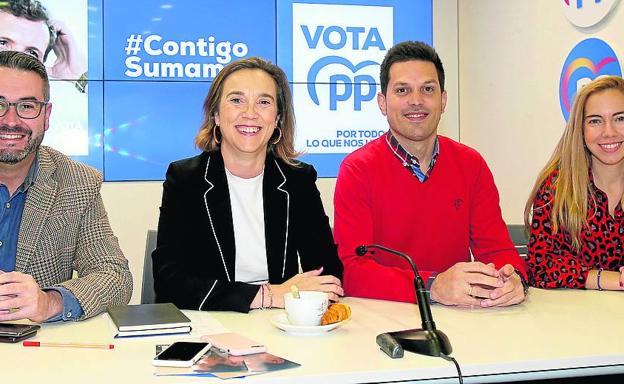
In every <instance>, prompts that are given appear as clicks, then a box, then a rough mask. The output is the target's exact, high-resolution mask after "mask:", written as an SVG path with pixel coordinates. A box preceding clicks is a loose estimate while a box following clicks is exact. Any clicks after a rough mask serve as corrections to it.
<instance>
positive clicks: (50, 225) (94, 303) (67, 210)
mask: <svg viewBox="0 0 624 384" xmlns="http://www.w3.org/2000/svg"><path fill="white" fill-rule="evenodd" d="M38 156H39V168H38V170H37V175H36V178H35V182H34V184H33V185H31V186H30V188H29V189H28V194H27V195H26V202H25V206H24V213H23V215H22V222H21V225H20V230H19V238H18V241H17V255H16V265H15V270H16V271H20V272H23V273H26V274H29V275H31V276H32V277H33V278H34V279H35V280H36V281H37V283H38V284H39V286H40V287H42V288H45V287H52V286H62V287H65V288H67V289H68V290H69V291H70V292H71V293H72V294H73V295H74V296H75V297H76V299H78V302H80V305H81V306H82V309H83V311H84V315H83V318H88V317H91V316H94V315H97V314H98V313H100V312H103V311H104V310H106V308H107V307H108V306H110V305H115V304H127V303H128V301H129V300H130V296H131V295H132V275H131V274H130V270H129V269H128V260H126V258H125V257H124V255H123V253H122V251H121V248H119V243H118V241H117V238H116V237H115V235H113V231H112V229H111V227H110V224H109V223H108V217H107V216H106V210H105V209H104V203H103V202H102V197H101V196H100V187H101V185H102V176H101V175H100V174H99V173H98V172H97V171H96V170H94V169H92V168H90V167H88V166H86V165H83V164H80V163H77V162H75V161H73V160H71V159H69V158H68V157H67V156H65V155H63V154H62V153H60V152H58V151H56V150H54V149H52V148H49V147H46V146H41V147H40V148H39V151H38ZM74 270H75V271H76V272H77V273H78V277H77V278H72V274H73V271H74Z"/></svg>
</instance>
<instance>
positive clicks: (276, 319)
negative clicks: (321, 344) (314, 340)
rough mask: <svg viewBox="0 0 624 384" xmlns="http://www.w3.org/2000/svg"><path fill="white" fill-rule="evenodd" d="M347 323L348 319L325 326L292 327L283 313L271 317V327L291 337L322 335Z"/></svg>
mask: <svg viewBox="0 0 624 384" xmlns="http://www.w3.org/2000/svg"><path fill="white" fill-rule="evenodd" d="M347 321H349V319H347V320H343V321H339V322H337V323H333V324H327V325H292V324H290V323H289V322H288V318H287V317H286V314H285V313H282V314H279V315H277V316H273V317H272V318H271V323H273V325H275V326H276V327H277V328H279V329H281V330H282V331H285V332H287V333H290V334H292V335H299V336H319V335H323V334H325V333H327V332H329V331H331V330H333V329H336V328H338V327H340V326H341V325H343V324H344V323H346V322H347Z"/></svg>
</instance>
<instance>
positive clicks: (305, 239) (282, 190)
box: [152, 58, 343, 312]
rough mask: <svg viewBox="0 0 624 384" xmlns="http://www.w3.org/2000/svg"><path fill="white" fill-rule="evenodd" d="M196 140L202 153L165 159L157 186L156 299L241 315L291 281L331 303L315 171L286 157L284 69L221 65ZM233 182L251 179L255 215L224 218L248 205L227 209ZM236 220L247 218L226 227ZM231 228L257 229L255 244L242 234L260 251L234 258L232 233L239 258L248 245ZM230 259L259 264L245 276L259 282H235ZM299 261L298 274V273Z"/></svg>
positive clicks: (290, 129) (269, 302) (278, 296)
mask: <svg viewBox="0 0 624 384" xmlns="http://www.w3.org/2000/svg"><path fill="white" fill-rule="evenodd" d="M196 144H197V146H198V147H199V148H202V149H203V150H204V152H203V153H201V154H200V155H198V156H195V157H192V158H189V159H185V160H180V161H176V162H174V163H172V164H171V165H170V166H169V169H168V170H167V176H166V180H165V182H164V184H163V188H164V189H163V198H162V205H161V207H160V219H159V223H158V242H157V248H156V250H155V251H154V252H153V254H152V258H153V268H154V289H155V291H156V301H157V302H173V303H175V304H176V305H177V306H178V307H180V308H186V309H195V310H234V311H239V312H248V311H249V310H250V309H253V308H269V307H283V306H284V303H283V295H284V293H286V292H288V291H289V290H290V286H291V285H296V286H297V287H298V288H299V289H300V290H316V291H324V292H328V294H329V297H330V299H332V300H337V299H338V297H339V296H341V295H342V294H343V291H342V286H341V282H340V280H341V279H342V271H343V268H342V264H341V263H340V260H339V259H338V255H337V252H336V245H335V243H334V241H333V237H332V233H331V229H330V226H329V220H328V218H327V216H326V215H325V212H324V210H323V205H322V202H321V197H320V193H319V191H318V189H317V188H316V184H315V181H316V171H315V170H314V168H313V167H312V166H311V165H307V164H305V163H301V162H298V161H296V160H294V158H295V157H296V156H297V155H298V153H297V152H296V151H295V150H294V114H293V108H292V98H291V95H290V88H289V86H288V81H287V79H286V75H285V74H284V72H283V71H282V70H281V69H280V68H279V67H277V66H275V65H273V64H271V63H269V62H267V61H265V60H263V59H259V58H248V59H241V60H238V61H235V62H233V63H231V64H229V65H228V66H226V67H225V68H223V69H222V70H221V72H219V74H218V75H217V77H216V78H215V80H214V81H213V83H212V86H211V88H210V91H209V92H208V96H207V97H206V100H205V102H204V122H203V124H202V126H201V128H200V131H199V134H198V135H197V138H196ZM232 178H234V179H232ZM228 180H230V181H232V183H229V182H228ZM234 180H241V181H242V182H243V183H246V182H247V181H251V180H257V183H258V186H259V189H258V191H260V190H261V195H262V196H259V195H260V192H258V196H255V197H254V199H255V201H256V202H257V204H256V205H257V207H258V208H259V209H257V210H256V215H255V216H253V215H252V219H258V220H247V216H244V215H242V216H241V214H240V213H235V214H233V212H240V211H241V209H242V210H246V208H248V207H246V206H245V204H240V202H239V203H234V204H235V206H236V209H235V210H234V211H233V205H232V204H233V202H232V199H233V198H232V196H237V195H236V193H238V192H237V191H233V190H232V189H236V188H238V187H235V186H236V185H238V184H236V183H234V182H233V181H234ZM260 183H261V184H260ZM230 184H231V185H230ZM233 194H234V195H233ZM252 196H253V194H252ZM236 199H237V198H236V197H234V200H235V201H238V200H236ZM233 215H238V216H236V217H237V219H234V218H233ZM237 220H239V221H238V222H239V223H240V220H247V221H244V223H243V224H244V225H241V226H238V227H237V228H239V229H236V228H235V227H234V224H235V223H236V222H237ZM262 222H263V223H262ZM253 223H255V224H253ZM249 226H251V227H249ZM241 227H245V228H252V231H251V232H253V233H254V234H256V235H257V234H262V233H264V239H262V238H261V236H260V240H258V236H255V237H254V236H249V242H254V241H255V243H254V245H255V249H261V248H259V247H260V246H262V245H263V248H264V249H265V250H266V251H265V252H264V251H262V252H257V254H256V253H254V254H252V255H250V254H246V253H245V254H241V253H237V244H236V241H235V236H238V239H239V240H240V239H245V240H244V241H242V242H239V244H238V248H239V252H243V251H242V249H254V248H253V247H252V248H249V247H248V244H246V242H247V240H246V239H247V237H246V235H247V233H246V232H244V231H243V230H242V229H240V228H241ZM237 231H238V232H237ZM249 235H252V234H249ZM253 239H255V240H253ZM237 256H238V257H239V258H240V260H248V261H253V262H256V263H251V264H250V265H257V263H258V262H259V263H261V264H262V265H264V264H263V263H264V261H265V260H266V269H265V268H264V267H263V268H260V269H259V270H258V271H252V272H257V275H258V276H262V277H261V278H260V279H259V280H260V281H253V282H245V281H239V279H237V270H238V271H239V272H240V271H241V269H240V268H245V266H241V265H240V264H239V266H237V265H236V258H237ZM240 260H239V261H240ZM299 263H301V269H302V270H303V271H305V272H303V273H298V272H299ZM252 269H253V268H252ZM240 274H243V272H240Z"/></svg>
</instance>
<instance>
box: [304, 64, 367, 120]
mask: <svg viewBox="0 0 624 384" xmlns="http://www.w3.org/2000/svg"><path fill="white" fill-rule="evenodd" d="M335 64H337V65H338V66H339V67H343V68H344V69H347V70H349V72H351V73H353V74H355V73H357V72H358V71H359V70H360V69H362V68H365V67H368V66H369V65H375V66H377V65H379V63H377V62H374V61H372V60H365V61H362V62H361V63H359V64H355V65H354V64H352V63H351V62H350V61H349V60H347V59H345V58H344V57H340V56H327V57H323V58H320V59H319V60H317V61H316V62H315V63H314V65H312V67H311V68H310V72H308V94H309V95H310V99H311V100H312V101H313V102H314V104H316V105H321V103H320V102H319V98H318V95H317V93H316V76H317V75H318V73H319V72H320V71H321V70H322V69H323V68H325V67H327V66H331V65H335ZM376 93H377V84H376V83H375V79H374V78H373V77H372V76H370V75H366V74H362V75H355V76H354V77H353V79H351V76H350V75H346V74H343V73H336V74H332V75H330V76H329V110H330V111H335V110H337V109H338V102H339V101H347V100H349V99H350V98H351V96H353V110H355V111H360V110H362V102H365V101H371V100H372V99H373V98H374V97H375V94H376Z"/></svg>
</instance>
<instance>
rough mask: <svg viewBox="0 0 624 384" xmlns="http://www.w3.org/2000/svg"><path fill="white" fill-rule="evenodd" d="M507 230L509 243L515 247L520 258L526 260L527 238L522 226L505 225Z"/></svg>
mask: <svg viewBox="0 0 624 384" xmlns="http://www.w3.org/2000/svg"><path fill="white" fill-rule="evenodd" d="M507 230H508V231H509V236H511V241H512V242H513V244H514V245H515V246H516V249H517V250H518V253H519V254H520V257H522V258H526V257H527V253H528V252H529V250H528V248H527V243H528V242H529V237H528V235H527V233H526V231H525V229H524V225H522V224H510V225H507Z"/></svg>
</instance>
